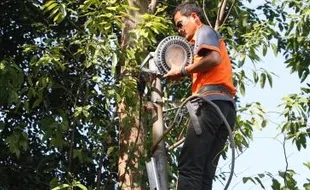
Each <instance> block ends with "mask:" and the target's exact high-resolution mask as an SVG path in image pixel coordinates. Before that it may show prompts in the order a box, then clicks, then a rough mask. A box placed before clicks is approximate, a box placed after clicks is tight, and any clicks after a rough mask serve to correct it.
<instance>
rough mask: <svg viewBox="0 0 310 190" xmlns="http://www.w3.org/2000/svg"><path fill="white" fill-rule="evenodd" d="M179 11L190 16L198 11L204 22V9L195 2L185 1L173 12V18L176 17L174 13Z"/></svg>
mask: <svg viewBox="0 0 310 190" xmlns="http://www.w3.org/2000/svg"><path fill="white" fill-rule="evenodd" d="M179 11H180V13H181V14H182V15H184V16H190V15H191V14H192V13H196V14H197V15H198V17H199V19H200V21H201V22H203V23H204V16H203V12H202V9H201V8H200V7H199V6H198V5H197V4H196V3H194V2H185V3H182V4H179V5H178V6H177V7H176V8H175V10H174V12H173V18H174V15H175V14H176V13H177V12H179Z"/></svg>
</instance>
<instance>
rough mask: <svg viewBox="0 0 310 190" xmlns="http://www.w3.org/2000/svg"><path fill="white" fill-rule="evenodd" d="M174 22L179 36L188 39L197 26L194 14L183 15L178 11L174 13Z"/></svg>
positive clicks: (191, 36)
mask: <svg viewBox="0 0 310 190" xmlns="http://www.w3.org/2000/svg"><path fill="white" fill-rule="evenodd" d="M174 24H175V26H176V27H177V30H178V32H179V34H180V35H181V36H183V37H184V38H186V39H187V40H188V41H190V40H191V39H192V38H193V37H194V35H195V32H196V30H197V28H198V25H197V24H196V23H195V16H194V15H193V14H192V15H190V16H188V17H187V16H183V15H182V14H181V13H180V12H179V11H178V12H177V13H176V14H175V15H174Z"/></svg>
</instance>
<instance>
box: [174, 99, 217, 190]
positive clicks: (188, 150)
mask: <svg viewBox="0 0 310 190" xmlns="http://www.w3.org/2000/svg"><path fill="white" fill-rule="evenodd" d="M197 115H198V119H199V122H200V124H202V125H201V128H202V134H201V135H196V133H195V130H194V128H193V126H192V125H190V127H189V129H188V131H187V135H186V139H185V142H184V145H183V148H182V151H181V155H180V158H179V180H178V190H196V189H197V190H199V189H201V187H202V183H203V182H202V181H203V180H202V176H203V173H204V169H205V163H206V160H207V159H206V158H207V157H208V155H209V154H210V151H211V149H212V146H213V142H214V140H215V136H214V131H215V130H216V129H217V128H218V127H219V126H220V124H221V119H220V116H219V115H218V113H217V112H216V110H215V109H214V108H213V107H212V106H210V105H205V104H203V106H202V107H201V108H200V109H199V110H198V114H197ZM211 181H212V180H211Z"/></svg>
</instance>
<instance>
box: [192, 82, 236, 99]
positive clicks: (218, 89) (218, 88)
mask: <svg viewBox="0 0 310 190" xmlns="http://www.w3.org/2000/svg"><path fill="white" fill-rule="evenodd" d="M212 92H214V93H224V94H226V95H227V96H229V97H231V98H233V97H234V96H233V95H232V93H231V92H230V91H229V90H228V89H227V88H226V87H225V86H222V85H218V84H212V85H205V86H202V87H201V88H200V89H199V90H198V94H206V93H212Z"/></svg>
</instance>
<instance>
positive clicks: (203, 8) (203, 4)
mask: <svg viewBox="0 0 310 190" xmlns="http://www.w3.org/2000/svg"><path fill="white" fill-rule="evenodd" d="M202 10H203V14H204V15H205V18H206V20H207V22H208V25H209V26H210V27H212V28H213V26H212V24H211V22H210V20H209V18H208V15H207V13H206V8H205V0H203V2H202Z"/></svg>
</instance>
